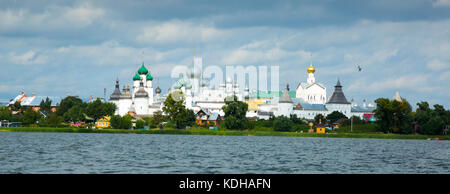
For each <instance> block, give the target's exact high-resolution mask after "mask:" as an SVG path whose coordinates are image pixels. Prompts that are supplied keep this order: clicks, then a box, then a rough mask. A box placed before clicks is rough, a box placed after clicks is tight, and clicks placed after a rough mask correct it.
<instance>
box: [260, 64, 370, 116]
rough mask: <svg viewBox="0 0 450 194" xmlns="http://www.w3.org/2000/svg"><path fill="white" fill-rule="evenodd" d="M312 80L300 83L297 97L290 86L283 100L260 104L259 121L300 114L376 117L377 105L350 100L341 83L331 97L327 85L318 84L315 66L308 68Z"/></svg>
mask: <svg viewBox="0 0 450 194" xmlns="http://www.w3.org/2000/svg"><path fill="white" fill-rule="evenodd" d="M306 71H307V72H308V78H307V80H306V83H300V84H299V85H298V86H297V88H296V91H295V97H292V96H291V94H290V92H289V85H287V86H286V88H285V89H284V91H283V93H282V94H281V96H280V97H279V98H273V99H270V100H268V101H267V102H266V103H263V104H260V105H259V106H258V111H257V115H256V117H257V119H269V118H270V117H271V116H281V115H283V116H287V117H289V116H290V115H296V116H297V117H299V118H305V119H314V117H315V116H317V115H319V114H322V115H323V116H326V115H328V114H330V113H332V112H333V111H338V112H341V113H343V114H344V115H346V116H347V117H348V118H350V117H351V116H358V117H360V118H361V119H363V117H364V115H365V114H373V110H374V109H375V106H374V105H373V104H371V103H369V104H366V103H365V100H364V101H363V104H362V106H359V105H357V104H356V103H354V101H353V99H352V102H349V101H347V98H346V97H345V95H344V92H343V90H342V85H341V83H340V81H339V80H337V83H336V85H335V87H334V91H333V93H332V95H331V96H330V97H329V98H327V92H326V88H325V86H324V85H323V84H320V83H318V82H316V79H315V76H314V73H315V71H316V70H315V68H314V67H313V65H312V61H311V64H310V65H309V67H308V68H307V69H306Z"/></svg>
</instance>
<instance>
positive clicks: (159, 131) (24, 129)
mask: <svg viewBox="0 0 450 194" xmlns="http://www.w3.org/2000/svg"><path fill="white" fill-rule="evenodd" d="M0 132H30V133H34V132H44V133H46V132H54V133H136V134H167V135H222V136H274V137H312V138H314V137H322V138H364V139H416V140H426V139H428V138H432V139H435V138H441V139H442V140H450V136H449V135H413V134H408V135H404V134H383V133H325V134H317V133H296V132H278V131H258V130H242V131H240V130H235V131H234V130H226V131H224V130H219V131H215V130H211V129H151V130H146V131H143V130H125V129H80V128H33V127H20V128H0Z"/></svg>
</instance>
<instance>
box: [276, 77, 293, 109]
mask: <svg viewBox="0 0 450 194" xmlns="http://www.w3.org/2000/svg"><path fill="white" fill-rule="evenodd" d="M293 108H294V104H293V102H292V98H291V96H290V95H289V84H288V85H286V88H285V89H284V91H283V94H282V95H281V97H280V100H279V101H278V114H277V115H278V116H280V115H283V116H286V117H289V116H290V115H291V114H292V110H293Z"/></svg>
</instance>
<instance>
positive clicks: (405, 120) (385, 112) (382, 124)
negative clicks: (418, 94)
mask: <svg viewBox="0 0 450 194" xmlns="http://www.w3.org/2000/svg"><path fill="white" fill-rule="evenodd" d="M375 103H377V108H376V109H375V110H374V113H375V117H376V118H377V125H378V130H379V131H382V132H392V133H411V132H412V121H413V117H412V114H411V105H409V103H408V101H406V100H405V99H402V101H401V102H399V101H396V100H392V101H391V100H389V99H387V98H378V99H376V100H375Z"/></svg>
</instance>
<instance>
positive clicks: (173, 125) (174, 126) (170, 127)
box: [164, 121, 177, 129]
mask: <svg viewBox="0 0 450 194" xmlns="http://www.w3.org/2000/svg"><path fill="white" fill-rule="evenodd" d="M164 128H169V129H175V128H177V124H176V123H175V122H173V121H168V122H167V123H165V124H164Z"/></svg>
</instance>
